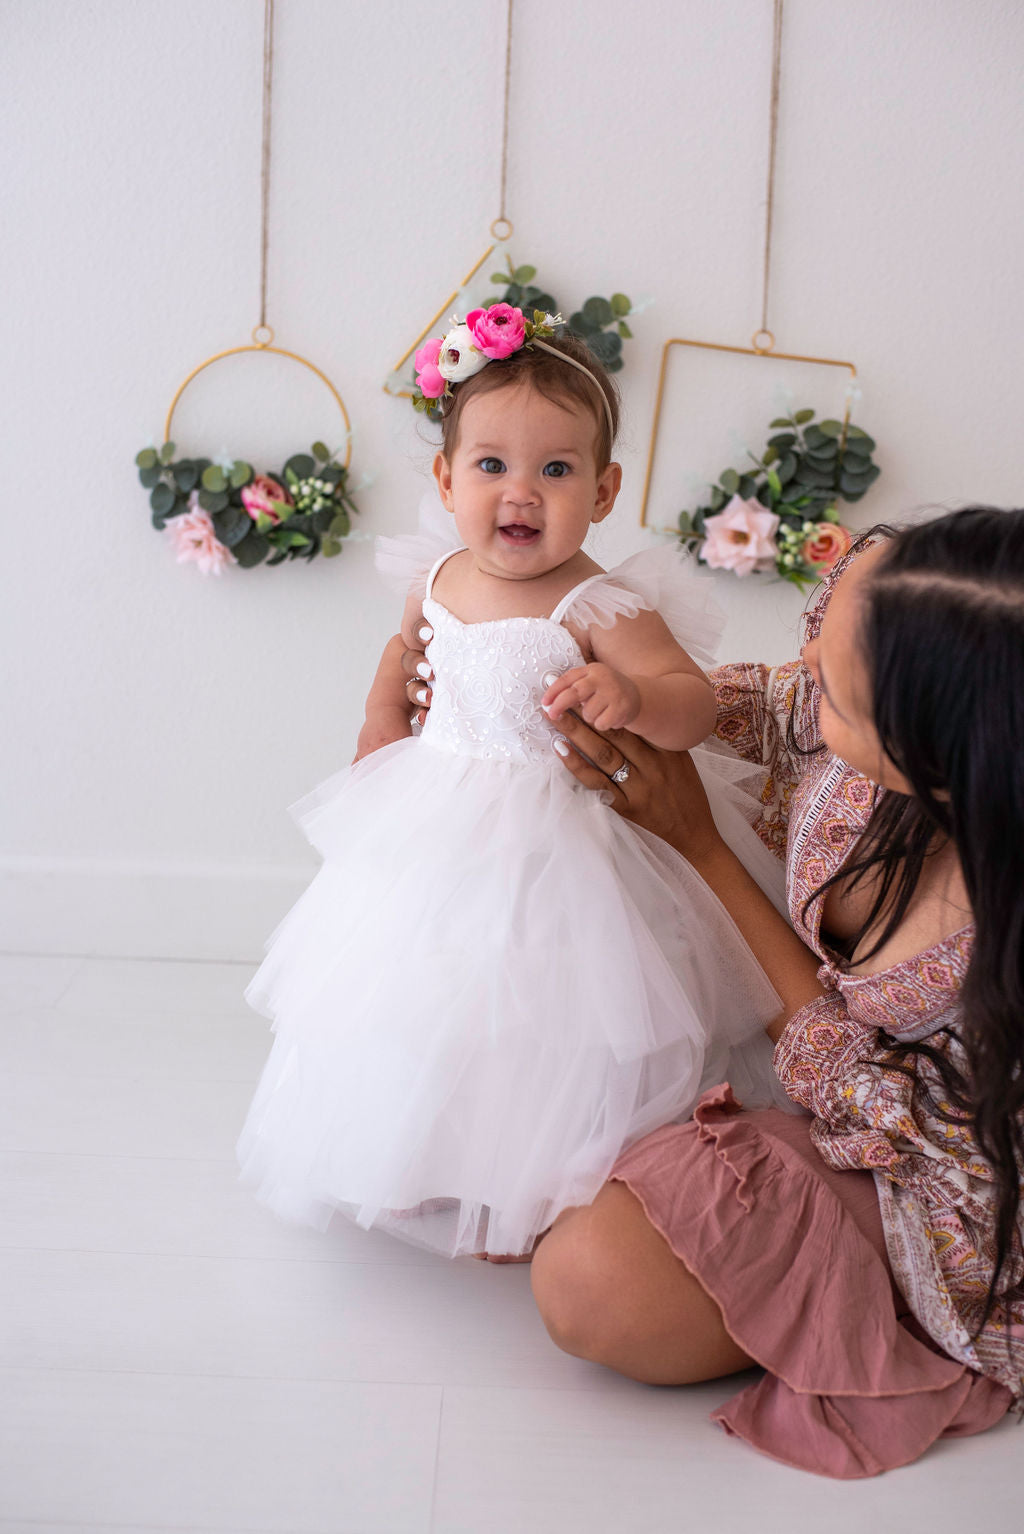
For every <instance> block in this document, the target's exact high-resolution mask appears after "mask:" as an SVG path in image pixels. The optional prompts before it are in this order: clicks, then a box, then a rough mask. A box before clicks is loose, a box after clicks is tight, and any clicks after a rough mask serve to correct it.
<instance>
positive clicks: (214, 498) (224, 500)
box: [199, 489, 231, 512]
mask: <svg viewBox="0 0 1024 1534" xmlns="http://www.w3.org/2000/svg"><path fill="white" fill-rule="evenodd" d="M230 500H231V497H230V495H229V494H228V492H227V491H226V490H206V489H203V490H200V492H199V504H200V506H201V507H202V508H203V510H204V511H209V512H214V511H223V510H224V508H225V507H226V506H227V505H228V503H229V502H230Z"/></svg>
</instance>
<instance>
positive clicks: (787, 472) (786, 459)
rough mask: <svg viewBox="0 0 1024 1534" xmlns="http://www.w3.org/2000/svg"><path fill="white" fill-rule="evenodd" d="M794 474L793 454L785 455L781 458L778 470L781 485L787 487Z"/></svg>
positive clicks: (794, 459) (794, 460) (794, 461)
mask: <svg viewBox="0 0 1024 1534" xmlns="http://www.w3.org/2000/svg"><path fill="white" fill-rule="evenodd" d="M795 473H796V455H795V454H794V453H786V454H785V455H784V456H783V459H782V462H781V463H780V464H779V468H778V475H779V480H780V482H781V483H782V484H783V485H788V483H789V481H790V480H791V479H792V478H793V476H794V474H795Z"/></svg>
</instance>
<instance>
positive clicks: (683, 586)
mask: <svg viewBox="0 0 1024 1534" xmlns="http://www.w3.org/2000/svg"><path fill="white" fill-rule="evenodd" d="M639 612H657V613H660V615H661V617H662V618H664V620H665V622H666V623H667V625H668V627H669V629H670V630H671V632H672V637H673V638H674V639H675V640H676V642H677V643H678V644H680V645H682V647H683V649H684V650H685V651H686V653H687V654H688V655H691V656H692V657H693V659H694V660H695V661H696V662H697V664H698V665H700V666H711V665H713V664H714V660H715V650H716V648H717V646H718V644H719V642H720V640H721V637H722V630H723V629H724V627H725V614H724V613H723V612H722V609H721V608H720V607H719V605H718V602H717V601H716V600H715V597H714V582H713V580H712V578H711V577H710V576H706V575H699V574H698V573H697V571H696V570H695V569H694V567H693V562H692V560H690V559H689V558H688V557H687V556H686V555H685V554H684V553H682V551H681V550H679V549H677V548H676V547H674V546H670V545H667V544H664V545H662V546H661V547H660V548H654V549H645V550H643V552H642V553H640V554H634V555H633V556H632V557H631V558H630V559H626V560H624V561H623V562H622V564H621V565H616V566H615V568H614V569H612V570H609V571H608V573H607V574H606V575H602V576H598V577H596V578H595V579H594V580H592V581H588V582H587V583H586V585H585V586H583V587H582V589H581V590H580V592H579V594H578V595H577V596H576V597H574V598H573V600H572V602H571V603H570V604H569V606H568V607H567V608H566V609H565V611H564V613H563V614H562V616H563V618H564V619H565V621H567V622H569V623H571V624H573V625H576V626H578V627H579V628H592V627H595V626H596V627H597V628H611V627H612V626H613V625H614V624H615V623H617V622H618V620H619V619H620V618H635V617H636V615H637V613H639Z"/></svg>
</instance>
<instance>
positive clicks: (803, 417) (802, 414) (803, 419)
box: [772, 410, 814, 426]
mask: <svg viewBox="0 0 1024 1534" xmlns="http://www.w3.org/2000/svg"><path fill="white" fill-rule="evenodd" d="M793 419H794V421H795V422H796V424H797V425H798V426H806V424H807V422H808V421H813V420H814V411H813V410H798V411H797V413H796V415H795V416H794V417H793ZM772 425H773V426H774V425H775V422H774V421H773V422H772Z"/></svg>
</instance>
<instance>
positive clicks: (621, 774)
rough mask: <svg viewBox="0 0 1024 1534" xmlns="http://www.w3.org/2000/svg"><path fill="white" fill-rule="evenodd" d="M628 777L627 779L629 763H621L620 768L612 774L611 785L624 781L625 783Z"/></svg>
mask: <svg viewBox="0 0 1024 1534" xmlns="http://www.w3.org/2000/svg"><path fill="white" fill-rule="evenodd" d="M628 777H629V763H628V762H623V764H622V766H621V767H620V768H619V769H618V771H617V772H613V773H612V782H613V783H625V781H626V779H627V778H628Z"/></svg>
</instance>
